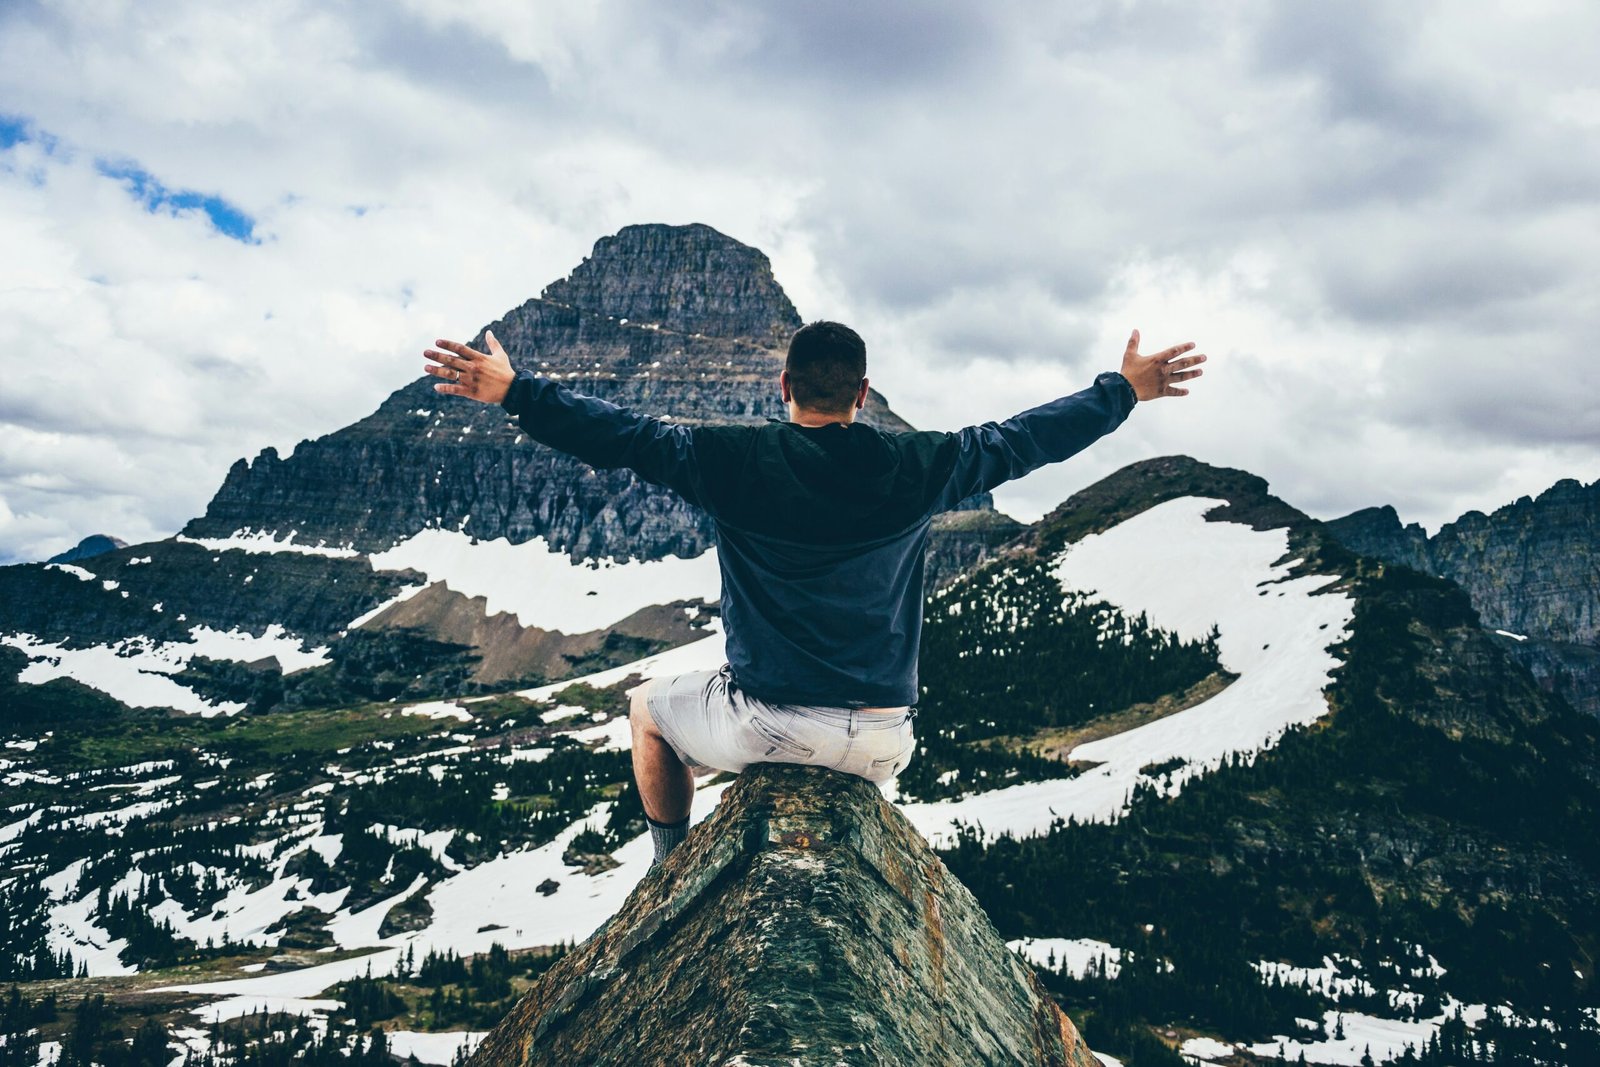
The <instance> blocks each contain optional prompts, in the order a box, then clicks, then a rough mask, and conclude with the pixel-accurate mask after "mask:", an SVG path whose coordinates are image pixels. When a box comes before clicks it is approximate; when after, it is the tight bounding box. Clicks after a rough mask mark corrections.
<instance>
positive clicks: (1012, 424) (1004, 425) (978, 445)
mask: <svg viewBox="0 0 1600 1067" xmlns="http://www.w3.org/2000/svg"><path fill="white" fill-rule="evenodd" d="M1137 402H1138V398H1137V397H1135V396H1134V392H1133V385H1132V384H1131V383H1129V381H1128V379H1126V378H1124V377H1123V376H1122V374H1121V373H1120V372H1118V371H1102V372H1101V373H1099V374H1098V375H1096V376H1095V379H1094V384H1093V385H1091V386H1089V387H1088V388H1087V389H1081V390H1079V391H1078V392H1076V393H1072V394H1070V395H1068V396H1064V397H1061V398H1060V399H1058V400H1052V401H1050V402H1049V403H1048V404H1041V405H1039V406H1038V407H1036V408H1029V409H1028V410H1027V411H1024V412H1022V413H1021V414H1019V415H1013V416H1012V417H1011V418H1009V419H1007V420H1005V421H1004V422H986V423H983V424H981V425H978V426H968V427H967V428H966V429H964V430H960V431H958V432H957V433H956V434H955V437H956V438H957V440H958V442H959V447H958V449H957V452H956V462H955V468H954V470H952V471H951V474H950V480H949V481H948V482H947V483H946V484H945V487H944V491H943V492H942V493H941V494H940V496H939V499H938V503H937V504H936V505H935V508H934V510H935V511H948V510H950V509H951V508H954V507H955V506H956V505H957V504H959V503H961V502H962V501H963V500H965V499H967V497H969V496H972V495H973V494H974V493H986V492H988V491H989V490H991V489H993V488H994V487H995V486H997V485H1000V484H1002V483H1003V482H1008V481H1011V480H1012V479H1014V478H1021V477H1022V476H1023V475H1025V474H1028V473H1031V472H1032V471H1035V470H1038V469H1039V468H1040V467H1043V466H1044V465H1045V464H1047V463H1059V462H1060V461H1062V460H1064V459H1066V458H1068V457H1069V456H1072V455H1075V454H1077V453H1078V452H1081V451H1083V450H1084V449H1085V448H1088V447H1089V446H1090V445H1091V444H1093V443H1094V442H1095V441H1097V440H1099V439H1100V438H1101V437H1104V436H1105V435H1106V434H1108V433H1110V432H1111V431H1112V430H1115V429H1116V428H1117V427H1118V426H1121V425H1122V422H1123V420H1124V419H1126V418H1127V417H1128V413H1129V412H1130V411H1132V410H1133V405H1134V404H1135V403H1137Z"/></svg>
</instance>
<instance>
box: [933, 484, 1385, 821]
mask: <svg viewBox="0 0 1600 1067" xmlns="http://www.w3.org/2000/svg"><path fill="white" fill-rule="evenodd" d="M1225 503H1226V501H1223V500H1217V499H1214V498H1210V497H1193V496H1190V497H1179V498H1176V499H1173V500H1168V501H1165V502H1163V503H1160V504H1157V505H1156V506H1154V507H1152V508H1149V509H1147V510H1145V511H1142V512H1140V513H1139V514H1138V515H1135V516H1134V517H1132V518H1131V519H1128V520H1126V521H1124V522H1122V523H1119V524H1118V525H1116V526H1114V527H1112V528H1111V529H1109V530H1107V531H1105V532H1104V533H1100V534H1091V535H1089V536H1087V537H1085V538H1083V539H1082V540H1081V541H1079V542H1078V543H1077V544H1074V545H1069V546H1068V547H1067V548H1066V549H1065V550H1064V551H1063V552H1062V553H1061V554H1060V555H1059V556H1058V557H1057V558H1056V561H1055V573H1056V575H1057V577H1058V578H1059V579H1060V581H1061V585H1062V587H1063V588H1064V589H1075V590H1080V591H1083V592H1092V593H1094V594H1095V595H1096V596H1098V597H1099V598H1101V599H1104V600H1107V601H1110V602H1111V603H1112V604H1115V605H1116V606H1117V607H1118V608H1120V609H1121V610H1122V611H1123V613H1124V614H1127V615H1131V616H1136V615H1138V614H1139V613H1140V612H1144V613H1146V615H1147V616H1148V618H1149V620H1150V623H1151V625H1153V626H1157V627H1160V628H1161V629H1164V630H1170V631H1172V632H1174V633H1176V634H1177V635H1178V636H1180V637H1181V638H1183V639H1185V640H1195V639H1199V638H1203V637H1204V636H1205V635H1206V633H1207V632H1209V631H1210V629H1211V627H1212V625H1213V624H1215V625H1216V626H1217V628H1218V630H1219V633H1220V636H1219V638H1218V642H1217V644H1218V649H1219V651H1220V653H1221V661H1222V666H1223V667H1225V668H1226V669H1228V670H1230V671H1233V672H1236V673H1238V674H1239V675H1240V677H1239V678H1238V680H1236V681H1235V682H1234V683H1233V684H1232V685H1229V686H1228V687H1227V688H1226V689H1224V690H1223V691H1222V692H1220V693H1218V694H1216V695H1215V696H1213V697H1211V698H1210V699H1208V700H1205V701H1203V702H1201V703H1199V704H1196V705H1195V706H1194V707H1191V708H1188V709H1186V710H1184V711H1180V712H1177V713H1175V714H1173V715H1168V716H1166V717H1165V718H1162V719H1158V720H1156V721H1154V722H1151V723H1146V724H1145V725H1143V726H1138V727H1135V728H1133V729H1131V730H1127V731H1124V732H1123V733H1120V734H1115V735H1112V736H1110V737H1103V738H1101V739H1099V740H1097V741H1091V742H1088V743H1086V744H1082V745H1079V746H1077V747H1076V748H1074V749H1073V750H1072V751H1071V752H1070V753H1068V757H1067V758H1068V759H1071V760H1084V761H1090V762H1097V763H1100V766H1098V767H1095V768H1093V769H1091V770H1089V771H1086V772H1084V773H1083V774H1081V775H1079V776H1078V777H1077V778H1072V779H1063V780H1059V781H1049V782H1029V783H1026V784H1023V785H1016V786H1010V787H1008V788H1004V789H996V790H993V791H991V792H987V793H979V794H976V795H973V796H967V797H960V798H957V799H954V800H947V801H939V802H937V803H933V804H908V805H905V806H904V808H903V810H904V811H905V813H906V815H907V816H908V817H909V818H910V819H911V821H912V822H913V823H915V824H916V826H917V829H919V830H921V831H922V832H923V834H924V835H926V836H927V837H928V839H929V840H930V841H932V842H934V843H935V844H936V845H939V846H944V845H948V844H951V843H953V842H954V838H955V834H954V826H953V824H954V823H956V822H957V821H959V822H963V823H966V824H968V825H974V826H979V825H981V827H982V829H983V835H984V838H985V839H986V840H994V839H995V838H996V837H998V836H999V835H1000V834H1002V833H1004V832H1010V833H1012V834H1014V835H1016V836H1018V837H1027V836H1032V835H1036V834H1042V833H1044V832H1046V831H1048V829H1049V828H1050V824H1051V822H1052V821H1053V820H1054V819H1055V818H1056V817H1058V816H1059V817H1060V818H1062V819H1065V818H1067V816H1069V815H1072V816H1075V817H1076V818H1077V819H1078V821H1080V822H1087V821H1095V822H1106V821H1109V820H1110V819H1112V818H1113V817H1115V816H1116V815H1118V814H1120V813H1121V812H1123V811H1125V810H1127V804H1128V800H1129V797H1130V796H1131V795H1132V792H1133V788H1134V785H1135V784H1136V783H1137V782H1139V781H1140V779H1141V777H1142V776H1141V775H1140V773H1139V768H1140V767H1142V766H1144V765H1146V764H1150V763H1162V762H1164V761H1167V760H1170V759H1172V758H1174V757H1176V758H1179V759H1182V760H1184V761H1185V762H1184V765H1183V766H1182V767H1180V768H1178V769H1177V770H1175V771H1172V772H1170V773H1169V774H1168V775H1167V776H1166V781H1167V785H1166V792H1167V795H1175V794H1176V793H1177V791H1178V790H1179V789H1180V788H1181V787H1182V784H1183V783H1184V782H1185V781H1187V780H1188V779H1190V778H1193V777H1194V776H1196V775H1199V774H1203V773H1205V772H1206V771H1209V770H1214V769H1215V768H1216V767H1218V766H1219V765H1220V764H1221V763H1222V761H1223V760H1224V759H1225V758H1226V757H1227V756H1228V754H1229V753H1233V752H1237V753H1240V754H1242V755H1246V756H1250V757H1253V756H1254V754H1255V753H1256V752H1258V751H1260V750H1262V749H1264V748H1268V747H1270V746H1271V745H1272V744H1273V743H1274V742H1275V741H1276V740H1277V739H1278V738H1279V737H1280V736H1282V734H1283V732H1284V731H1285V730H1287V729H1288V728H1289V727H1290V726H1294V725H1301V724H1305V723H1309V722H1312V721H1314V720H1316V719H1318V718H1320V717H1322V716H1323V715H1325V714H1326V713H1327V710H1328V709H1327V701H1326V699H1325V698H1324V696H1323V692H1322V691H1323V688H1324V687H1325V686H1326V685H1327V684H1328V682H1329V681H1331V680H1332V676H1331V672H1332V670H1333V669H1334V667H1336V666H1337V665H1338V663H1339V660H1338V659H1337V658H1336V657H1335V656H1334V655H1333V654H1332V653H1331V652H1329V651H1328V646H1329V645H1330V644H1333V643H1334V642H1337V641H1341V640H1343V639H1345V638H1346V637H1348V636H1349V631H1348V626H1349V623H1350V620H1351V618H1352V617H1353V616H1354V612H1355V601H1354V600H1353V599H1352V598H1351V597H1350V596H1348V595H1347V594H1344V593H1323V594H1320V595H1314V594H1316V590H1318V589H1320V588H1322V587H1323V586H1325V585H1328V584H1330V583H1332V582H1335V581H1338V580H1339V579H1338V576H1337V575H1305V576H1302V577H1298V578H1291V577H1288V576H1287V575H1288V571H1289V569H1290V566H1291V564H1292V563H1294V562H1298V561H1285V562H1282V563H1278V562H1275V561H1277V560H1280V559H1282V557H1283V556H1284V555H1285V553H1286V552H1287V551H1288V547H1289V534H1288V531H1287V530H1286V529H1273V530H1252V529H1251V528H1250V527H1249V526H1246V525H1244V524H1242V523H1235V522H1207V521H1206V520H1205V519H1204V518H1202V517H1201V516H1202V515H1203V514H1204V513H1205V512H1206V511H1208V510H1209V509H1210V508H1212V507H1214V506H1216V505H1219V504H1225ZM1144 780H1146V781H1151V779H1149V778H1145V779H1144Z"/></svg>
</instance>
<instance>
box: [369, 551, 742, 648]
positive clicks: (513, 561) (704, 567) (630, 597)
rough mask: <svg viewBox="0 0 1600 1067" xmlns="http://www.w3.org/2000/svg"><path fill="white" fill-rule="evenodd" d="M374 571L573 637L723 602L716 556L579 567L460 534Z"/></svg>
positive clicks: (387, 554) (398, 554)
mask: <svg viewBox="0 0 1600 1067" xmlns="http://www.w3.org/2000/svg"><path fill="white" fill-rule="evenodd" d="M368 562H370V563H371V564H372V569H373V570H404V569H405V568H407V567H409V568H411V569H413V570H417V571H421V572H422V573H423V574H426V575H427V576H428V580H429V581H430V582H444V583H445V585H446V586H447V587H449V588H450V589H452V590H454V591H455V592H457V593H460V594H462V595H463V596H467V597H479V596H481V597H484V598H485V600H486V601H487V603H486V604H485V606H484V612H485V613H486V614H488V615H498V614H500V613H502V612H511V613H512V614H514V615H516V617H517V621H518V622H519V623H521V624H522V625H523V626H536V627H538V628H539V629H541V630H552V631H560V632H561V633H567V634H580V633H588V632H589V631H591V630H599V629H603V628H604V627H606V626H609V625H611V624H612V623H615V622H619V621H621V620H622V619H625V618H627V617H628V616H629V615H632V614H633V613H634V612H636V611H638V610H639V609H641V608H647V607H650V606H652V605H655V604H670V603H672V602H673V601H675V600H705V601H710V602H712V603H716V601H717V600H718V599H719V598H720V597H721V590H722V574H721V572H720V570H719V569H718V567H717V553H716V549H709V550H707V551H706V552H704V553H703V554H701V555H699V556H696V557H694V558H693V559H679V558H678V557H677V556H668V557H666V558H665V559H660V560H648V561H647V560H629V561H627V562H625V563H617V562H615V561H613V560H609V559H606V560H601V561H598V562H590V563H585V564H574V563H573V561H572V557H570V556H569V555H567V554H566V553H565V552H558V551H556V550H554V549H552V548H551V547H550V546H549V544H548V543H547V542H546V541H545V539H544V538H542V537H536V538H534V539H533V540H531V541H525V542H523V543H522V544H520V545H514V544H512V543H511V542H510V541H509V540H508V539H506V538H504V537H501V538H497V539H495V540H493V541H481V540H480V541H476V543H474V538H472V537H471V536H469V535H467V534H465V533H462V532H461V531H459V530H441V529H427V530H421V531H418V532H417V533H415V534H413V535H412V536H411V537H409V538H407V539H406V540H404V541H402V542H400V543H399V544H397V545H395V546H394V547H393V548H391V549H388V550H387V551H384V552H378V553H375V554H373V555H372V556H370V557H368Z"/></svg>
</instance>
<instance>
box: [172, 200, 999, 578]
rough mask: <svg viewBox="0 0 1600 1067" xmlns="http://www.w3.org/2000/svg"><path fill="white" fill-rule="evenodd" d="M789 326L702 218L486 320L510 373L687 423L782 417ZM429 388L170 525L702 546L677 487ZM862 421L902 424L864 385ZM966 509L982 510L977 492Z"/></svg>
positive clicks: (637, 243)
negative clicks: (577, 451)
mask: <svg viewBox="0 0 1600 1067" xmlns="http://www.w3.org/2000/svg"><path fill="white" fill-rule="evenodd" d="M799 324H800V319H799V316H798V315H797V314H796V313H795V310H794V306H793V305H792V304H790V303H789V299H788V297H786V296H785V295H784V294H783V291H782V290H781V289H780V288H779V287H778V285H777V282H776V281H774V280H773V278H772V269H771V266H770V265H769V264H768V262H767V259H766V257H765V256H763V255H762V254H761V253H760V252H758V251H757V250H755V249H753V248H750V247H748V246H746V245H742V244H740V243H739V242H737V241H734V240H733V239H731V238H728V237H725V236H723V235H721V234H719V233H717V232H716V231H715V230H712V229H710V228H709V227H706V226H682V227H669V226H630V227H627V228H626V229H624V230H622V231H621V232H620V233H618V234H617V235H616V236H615V237H610V238H605V239H603V240H601V241H600V242H599V243H597V244H596V245H595V250H594V254H593V255H592V256H591V257H590V258H589V259H587V260H585V261H584V263H583V265H581V266H580V267H579V268H578V269H577V270H575V271H573V273H572V275H571V276H570V277H568V278H566V279H563V280H562V281H558V282H555V283H553V284H552V285H550V286H548V287H547V288H546V289H545V291H544V296H543V297H541V298H539V299H536V300H530V301H528V302H527V303H526V304H524V305H522V306H521V307H519V308H516V309H515V310H513V311H511V312H509V313H508V314H507V315H506V316H505V317H504V318H502V319H501V320H499V321H498V322H495V323H492V324H490V326H489V327H488V328H489V329H493V330H494V332H495V336H496V337H498V338H499V339H500V340H501V342H502V343H503V344H504V345H505V346H506V349H507V351H508V352H509V353H510V354H511V359H512V363H513V364H514V365H516V366H518V367H528V368H531V369H536V370H539V371H541V372H542V373H545V374H549V375H551V376H552V377H555V376H559V378H560V379H561V380H562V381H564V382H567V383H568V384H570V385H571V386H572V387H573V388H576V389H579V390H581V391H583V392H586V393H589V394H591V395H594V396H600V397H604V398H605V399H607V400H611V401H614V402H616V403H618V404H622V405H625V406H628V407H633V408H636V409H638V410H640V411H646V412H650V413H652V414H658V415H670V416H672V418H674V419H675V420H677V421H679V422H683V423H690V424H693V423H702V422H761V421H764V420H766V419H767V418H785V417H787V413H786V411H785V410H784V407H783V404H782V402H781V400H780V399H779V395H778V385H777V381H778V373H779V371H781V370H782V367H783V351H784V348H785V347H786V345H787V343H788V337H789V334H790V333H791V332H792V331H793V330H794V329H795V328H797V327H798V326H799ZM482 337H483V333H482V331H480V332H479V333H478V334H477V335H476V337H475V338H474V343H476V344H481V341H482ZM433 381H434V379H432V378H430V377H426V376H423V377H419V378H418V379H417V380H416V381H414V382H411V383H409V384H407V385H405V386H403V387H402V388H400V389H399V390H397V391H396V392H395V393H394V394H393V395H392V396H390V397H389V398H388V399H387V400H386V401H384V403H383V404H382V406H381V407H379V409H378V410H377V411H376V412H374V413H373V414H372V415H370V416H368V417H367V418H365V419H363V420H361V421H360V422H358V423H356V424H354V425H352V426H349V427H347V428H345V429H342V430H339V431H337V432H336V433H333V434H329V435H327V436H325V437H321V438H318V439H317V440H315V441H306V442H302V443H301V444H300V445H299V446H298V447H297V448H296V449H295V451H294V454H293V455H292V456H291V457H289V458H287V459H285V458H282V457H280V456H279V455H278V454H277V452H276V451H275V450H273V449H270V448H269V449H265V450H263V451H262V453H261V454H260V455H259V456H257V457H256V459H255V461H254V462H253V463H247V462H246V461H245V460H242V459H241V460H240V461H239V462H238V463H236V464H235V465H234V467H233V469H232V470H230V471H229V472H228V477H227V480H226V481H225V482H224V484H223V485H222V488H221V489H220V490H218V492H217V495H216V497H215V498H214V499H213V500H212V501H211V504H210V505H209V506H208V507H207V509H206V513H205V515H204V516H202V517H200V518H197V519H195V520H193V521H192V522H190V523H189V524H188V525H187V526H186V527H185V528H184V530H183V533H184V534H185V535H188V536H193V537H223V536H227V535H228V534H230V533H232V532H233V531H235V530H239V529H245V528H251V529H256V530H262V529H268V530H277V531H281V532H287V531H288V530H297V531H298V535H297V538H298V540H300V541H302V542H310V543H313V544H315V543H317V542H318V541H319V540H326V541H327V542H328V543H329V544H336V545H341V546H345V547H350V548H354V549H356V550H358V551H362V552H374V551H381V550H382V549H384V548H388V547H390V546H391V545H393V544H395V543H396V542H397V541H400V540H402V539H403V538H405V537H408V536H410V535H411V534H414V533H416V532H417V531H418V530H422V529H425V528H428V527H430V526H446V527H448V528H450V529H458V528H459V529H461V530H463V531H464V532H466V533H467V534H470V535H471V536H474V537H479V538H489V539H492V538H499V537H505V538H508V539H509V540H511V542H512V543H521V542H524V541H528V540H531V539H532V538H534V537H544V538H546V539H547V540H548V541H549V543H550V544H551V546H552V547H554V548H556V549H558V550H561V551H564V552H569V553H571V554H572V555H573V556H574V557H575V558H578V559H594V558H602V557H612V558H616V559H628V558H640V559H660V558H663V557H665V556H667V555H669V554H670V555H677V556H680V557H687V556H697V555H699V554H700V553H702V552H704V551H705V550H706V549H707V548H709V547H711V544H712V528H711V523H710V521H709V520H708V519H707V518H706V517H705V516H704V515H703V514H702V513H700V512H698V511H697V510H695V509H694V508H691V507H690V506H689V505H687V504H686V503H684V502H683V501H682V500H681V499H680V498H678V497H677V496H676V495H674V494H672V493H670V492H668V491H666V490H663V489H660V488H658V487H656V486H652V485H649V484H647V483H644V482H641V481H640V480H639V479H637V478H635V477H634V476H633V474H632V472H630V471H625V470H615V471H595V470H593V469H592V468H590V467H588V466H586V465H585V464H582V463H580V462H578V461H577V460H575V459H572V458H571V457H568V456H566V455H563V454H561V453H558V452H556V451H554V450H552V449H549V448H545V447H543V446H539V445H535V444H532V443H531V442H529V441H528V440H527V439H526V438H525V437H524V436H523V435H522V433H521V431H520V430H519V428H518V427H517V425H516V423H515V422H514V421H513V420H512V419H510V418H509V417H508V416H507V415H506V414H505V412H503V411H501V410H500V409H499V408H498V407H495V406H489V405H483V404H477V403H474V402H472V401H468V400H463V399H461V398H459V397H448V396H442V395H440V394H438V393H435V392H434V391H433ZM860 417H861V419H862V420H863V421H864V422H867V423H869V424H871V425H874V426H879V427H882V428H884V429H888V430H905V429H910V428H911V427H910V426H909V425H908V424H907V423H906V422H905V421H904V420H902V419H901V418H900V417H899V416H897V415H896V414H894V412H893V411H892V410H890V408H889V406H888V404H887V403H886V402H885V401H884V399H883V397H882V396H881V395H880V394H878V393H877V392H875V391H874V392H873V393H872V394H871V395H870V396H869V398H868V402H867V407H866V408H865V409H864V410H863V412H862V413H861V415H860ZM969 505H970V506H976V507H981V508H984V509H986V510H988V509H989V508H990V505H989V501H988V499H987V497H986V496H985V497H983V498H975V499H974V500H973V501H971V502H969ZM954 540H956V541H958V542H960V541H963V540H965V539H964V538H962V537H960V536H957V537H956V538H954Z"/></svg>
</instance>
